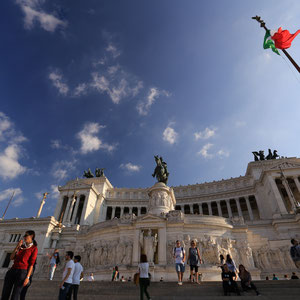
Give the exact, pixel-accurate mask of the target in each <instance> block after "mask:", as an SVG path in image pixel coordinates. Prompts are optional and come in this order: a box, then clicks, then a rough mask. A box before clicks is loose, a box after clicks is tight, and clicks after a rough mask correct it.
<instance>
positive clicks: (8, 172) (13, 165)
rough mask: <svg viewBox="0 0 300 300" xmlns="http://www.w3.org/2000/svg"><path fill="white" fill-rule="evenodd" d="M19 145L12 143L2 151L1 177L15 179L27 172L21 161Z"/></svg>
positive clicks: (0, 156) (0, 154) (0, 155)
mask: <svg viewBox="0 0 300 300" xmlns="http://www.w3.org/2000/svg"><path fill="white" fill-rule="evenodd" d="M19 158H20V147H19V145H10V146H8V147H6V148H5V150H4V151H3V152H2V153H1V152H0V177H2V178H3V179H13V178H15V177H17V176H18V175H21V174H23V173H24V172H25V170H26V168H25V167H23V166H22V165H21V164H20V163H19V161H18V160H19Z"/></svg>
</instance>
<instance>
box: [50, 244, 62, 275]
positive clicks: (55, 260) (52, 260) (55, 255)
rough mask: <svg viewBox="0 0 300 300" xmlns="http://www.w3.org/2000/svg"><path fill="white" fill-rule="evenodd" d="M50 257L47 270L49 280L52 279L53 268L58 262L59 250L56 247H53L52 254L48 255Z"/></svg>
mask: <svg viewBox="0 0 300 300" xmlns="http://www.w3.org/2000/svg"><path fill="white" fill-rule="evenodd" d="M48 256H49V258H50V272H49V280H52V279H53V276H54V272H55V269H56V267H57V265H58V264H59V263H60V258H59V252H58V249H55V250H54V252H53V254H52V255H48Z"/></svg>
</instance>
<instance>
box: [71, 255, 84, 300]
mask: <svg viewBox="0 0 300 300" xmlns="http://www.w3.org/2000/svg"><path fill="white" fill-rule="evenodd" d="M80 261H81V256H80V255H75V256H74V263H75V264H74V273H73V278H72V285H71V287H70V289H69V292H68V296H67V300H71V299H72V295H73V299H74V300H77V295H78V290H79V285H80V281H81V280H82V279H83V267H82V265H81V263H80Z"/></svg>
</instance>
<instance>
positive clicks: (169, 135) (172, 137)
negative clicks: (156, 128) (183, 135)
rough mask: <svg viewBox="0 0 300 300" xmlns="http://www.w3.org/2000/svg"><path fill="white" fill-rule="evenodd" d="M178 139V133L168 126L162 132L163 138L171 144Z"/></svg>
mask: <svg viewBox="0 0 300 300" xmlns="http://www.w3.org/2000/svg"><path fill="white" fill-rule="evenodd" d="M177 139H178V133H177V132H176V131H175V130H174V128H172V127H170V126H168V127H167V128H166V129H165V130H164V132H163V140H164V141H166V142H168V143H170V144H171V145H173V144H174V143H175V142H176V141H177Z"/></svg>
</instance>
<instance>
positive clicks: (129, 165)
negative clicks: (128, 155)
mask: <svg viewBox="0 0 300 300" xmlns="http://www.w3.org/2000/svg"><path fill="white" fill-rule="evenodd" d="M120 168H121V169H124V170H127V171H129V172H139V171H140V170H141V166H139V165H134V164H132V163H127V164H121V165H120Z"/></svg>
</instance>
